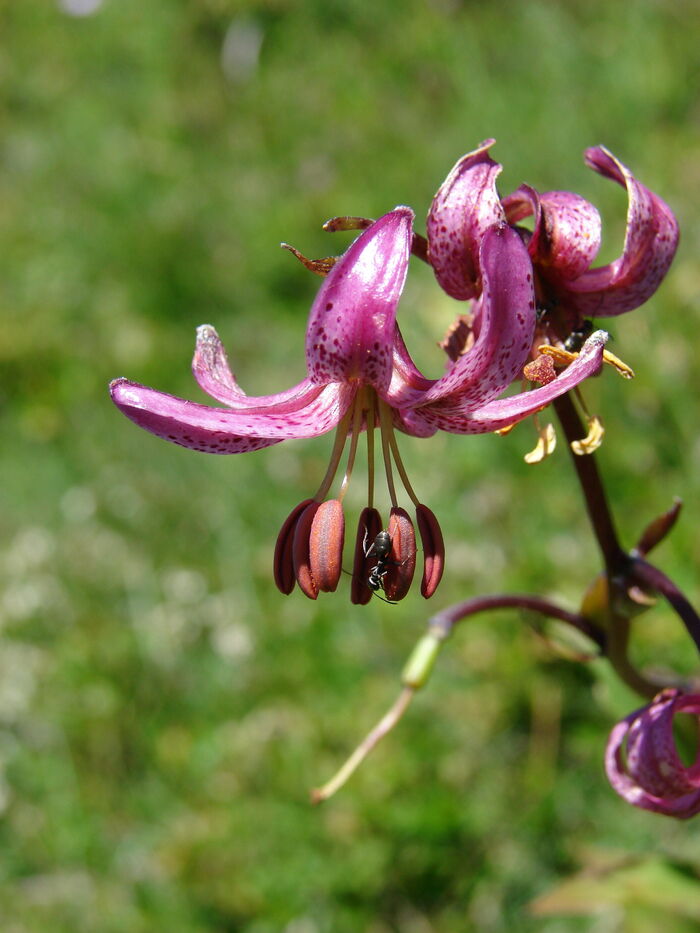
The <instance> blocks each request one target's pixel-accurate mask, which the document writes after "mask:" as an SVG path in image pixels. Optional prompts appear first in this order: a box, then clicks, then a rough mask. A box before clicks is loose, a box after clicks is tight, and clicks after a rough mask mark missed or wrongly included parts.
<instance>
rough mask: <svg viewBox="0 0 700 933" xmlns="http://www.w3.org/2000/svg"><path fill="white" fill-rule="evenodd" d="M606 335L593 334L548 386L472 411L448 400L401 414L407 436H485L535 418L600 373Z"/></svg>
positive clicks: (489, 403) (464, 405) (463, 405)
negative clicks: (433, 432) (433, 431)
mask: <svg viewBox="0 0 700 933" xmlns="http://www.w3.org/2000/svg"><path fill="white" fill-rule="evenodd" d="M607 339H608V335H607V333H606V332H605V331H603V330H598V331H596V332H595V333H593V334H592V335H591V336H590V337H589V338H588V340H587V341H586V342H585V343H584V345H583V347H582V348H581V352H580V354H579V355H578V357H577V358H576V359H575V360H574V362H573V363H571V365H570V366H567V368H566V369H565V370H564V371H563V372H562V373H561V374H560V375H559V376H557V378H556V379H554V380H553V381H552V382H550V383H549V384H548V385H545V386H541V387H540V388H538V389H532V390H531V391H529V392H520V393H518V394H517V395H512V396H509V397H508V398H504V399H494V400H492V401H490V402H487V403H486V404H485V405H481V406H478V407H475V408H472V407H471V406H470V405H469V404H464V403H463V402H461V401H459V402H457V403H455V402H453V401H452V400H451V399H445V400H444V401H439V402H437V403H435V404H433V405H427V406H425V407H421V408H415V409H414V410H412V411H405V410H404V411H401V412H400V414H401V416H402V417H403V419H404V421H405V423H406V425H407V427H408V433H411V430H412V429H415V430H417V431H420V430H425V429H426V428H429V427H433V428H437V429H438V430H441V431H449V432H450V433H452V434H485V433H488V432H490V431H499V430H500V429H501V428H505V427H507V426H508V425H510V424H514V423H515V422H517V421H521V420H522V419H523V418H526V417H527V416H528V415H532V414H534V413H535V412H536V411H539V410H540V409H541V408H544V407H545V406H546V405H549V403H550V402H552V401H553V400H554V399H555V398H558V397H559V396H560V395H563V394H564V393H565V392H569V391H570V390H571V389H573V388H574V386H577V385H578V384H579V383H580V382H582V381H583V380H584V379H587V378H588V376H593V375H595V374H596V373H597V372H599V370H600V367H601V365H602V362H603V348H604V347H605V343H606V341H607Z"/></svg>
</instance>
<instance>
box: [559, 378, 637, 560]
mask: <svg viewBox="0 0 700 933" xmlns="http://www.w3.org/2000/svg"><path fill="white" fill-rule="evenodd" d="M553 404H554V408H555V411H556V413H557V415H558V417H559V421H560V422H561V426H562V428H563V430H564V434H565V435H566V439H567V441H568V444H569V453H570V454H571V458H572V461H573V464H574V469H575V470H576V474H577V476H578V479H579V483H580V484H581V490H582V492H583V497H584V500H585V503H586V509H587V511H588V517H589V519H590V522H591V525H592V526H593V531H594V533H595V536H596V540H597V541H598V546H599V547H600V550H601V553H602V555H603V560H604V561H605V567H606V570H607V571H608V575H609V576H610V577H613V576H615V575H616V574H620V573H621V572H624V571H625V570H626V568H627V565H628V563H629V559H628V555H627V554H626V553H625V551H623V549H622V547H621V546H620V542H619V539H618V537H617V531H616V529H615V523H614V521H613V517H612V513H611V512H610V508H609V506H608V500H607V497H606V495H605V489H604V487H603V483H602V480H601V478H600V473H599V472H598V465H597V463H596V461H595V457H594V455H593V454H587V455H586V456H579V455H578V454H575V453H574V452H573V450H572V449H571V444H572V443H573V442H575V441H579V440H581V439H582V438H584V437H585V436H586V429H585V428H584V426H583V424H582V423H581V419H580V418H579V415H578V412H577V411H576V408H575V407H574V403H573V401H572V399H571V396H570V395H569V394H568V393H567V394H566V395H562V396H560V397H559V398H558V399H555V400H554V403H553Z"/></svg>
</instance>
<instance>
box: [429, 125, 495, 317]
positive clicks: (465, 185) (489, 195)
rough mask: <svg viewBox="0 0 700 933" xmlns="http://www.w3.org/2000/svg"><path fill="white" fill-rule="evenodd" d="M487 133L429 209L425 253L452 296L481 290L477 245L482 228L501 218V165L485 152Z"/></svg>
mask: <svg viewBox="0 0 700 933" xmlns="http://www.w3.org/2000/svg"><path fill="white" fill-rule="evenodd" d="M494 142H495V140H493V139H487V140H486V141H485V142H483V143H482V144H481V145H480V146H479V147H478V149H475V150H474V152H469V153H467V155H465V156H462V158H461V159H460V160H459V162H457V164H456V165H455V166H454V168H453V169H452V171H451V172H450V174H449V175H448V176H447V178H446V179H445V181H444V182H443V183H442V185H441V186H440V188H439V190H438V192H437V194H436V195H435V197H434V198H433V203H432V205H431V207H430V212H429V213H428V219H427V221H426V228H427V234H428V259H429V262H430V264H431V265H432V267H433V270H434V272H435V277H436V278H437V280H438V282H439V283H440V285H441V286H442V288H444V290H445V291H446V292H447V294H448V295H451V296H452V298H459V299H466V298H474V297H475V296H476V295H478V294H479V290H480V270H479V245H480V243H481V237H482V236H483V234H484V232H485V231H486V230H487V229H488V228H489V227H491V226H492V225H493V224H495V223H498V222H499V221H502V220H504V213H503V208H502V207H501V202H500V201H499V198H498V192H497V191H496V178H497V177H498V176H499V174H500V173H501V166H500V165H499V164H498V162H494V161H493V159H492V158H491V157H490V156H489V152H488V151H489V149H490V148H491V146H492V145H493V144H494Z"/></svg>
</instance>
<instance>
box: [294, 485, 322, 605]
mask: <svg viewBox="0 0 700 933" xmlns="http://www.w3.org/2000/svg"><path fill="white" fill-rule="evenodd" d="M319 508H320V504H319V503H318V502H316V501H312V502H310V503H309V505H307V506H306V508H305V509H304V511H303V512H302V513H301V514H300V515H299V518H298V519H297V522H296V527H295V528H294V541H293V542H292V558H293V561H294V576H295V577H296V580H297V583H298V584H299V589H300V590H301V591H302V593H304V595H305V596H308V597H309V599H317V598H318V584H317V583H316V581H315V579H314V577H313V574H312V573H311V555H310V548H309V543H310V539H311V526H312V524H313V520H314V518H315V517H316V512H318V510H319Z"/></svg>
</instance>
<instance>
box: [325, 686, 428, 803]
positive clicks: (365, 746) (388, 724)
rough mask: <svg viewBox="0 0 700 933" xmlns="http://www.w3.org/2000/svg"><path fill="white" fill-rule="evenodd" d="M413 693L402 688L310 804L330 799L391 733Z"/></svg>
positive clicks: (406, 688) (408, 689) (411, 690)
mask: <svg viewBox="0 0 700 933" xmlns="http://www.w3.org/2000/svg"><path fill="white" fill-rule="evenodd" d="M414 693H415V690H414V688H413V687H404V688H403V689H402V691H401V693H400V694H399V696H398V698H397V700H396V702H395V703H394V704H393V706H392V707H391V709H390V710H389V711H388V712H387V713H385V714H384V716H382V718H381V719H380V721H379V722H378V723H377V725H376V726H375V727H374V729H372V731H371V732H369V733H368V734H367V735H366V736H365V738H364V739H363V740H362V742H360V744H359V745H358V746H357V748H356V749H355V751H354V752H353V753H352V755H351V756H350V757H349V758H348V760H347V761H346V762H345V764H343V765H342V767H341V768H339V769H338V771H336V773H335V774H334V775H333V777H332V778H331V779H330V781H326V783H325V784H324V785H323V786H322V787H316V788H314V790H312V791H311V802H312V803H322V802H323V801H324V800H328V798H329V797H332V796H333V794H335V792H336V791H337V790H339V789H340V788H341V787H342V786H343V784H345V782H346V781H347V779H348V778H349V777H350V775H351V774H352V773H353V772H354V771H355V770H356V769H357V768H358V766H359V765H361V764H362V762H363V761H364V760H365V758H366V757H367V756H368V755H369V753H370V752H371V751H372V749H373V748H374V747H375V745H377V744H378V743H379V742H380V741H381V740H382V739H383V738H384V736H385V735H386V734H387V733H388V732H391V730H392V729H393V728H394V726H395V725H396V723H397V722H398V721H399V720H400V719H401V717H402V716H403V714H404V713H405V712H406V710H407V709H408V705H409V703H410V702H411V700H412V699H413V695H414Z"/></svg>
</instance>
